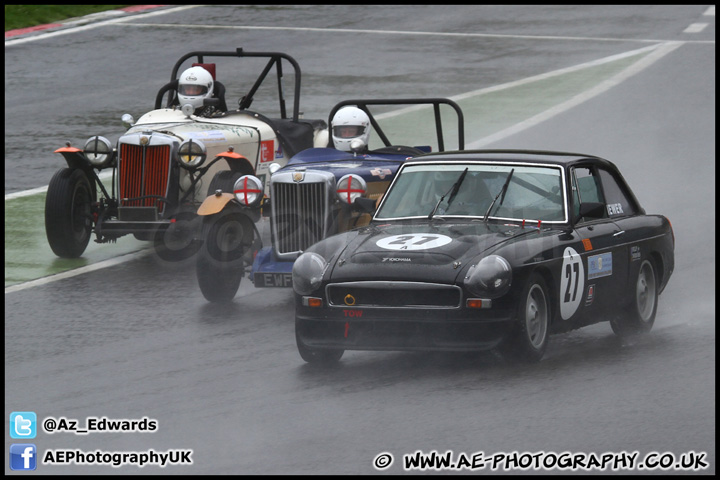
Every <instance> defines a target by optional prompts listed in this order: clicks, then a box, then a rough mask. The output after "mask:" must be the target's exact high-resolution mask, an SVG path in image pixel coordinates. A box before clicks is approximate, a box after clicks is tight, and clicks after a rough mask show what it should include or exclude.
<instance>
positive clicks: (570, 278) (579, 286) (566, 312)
mask: <svg viewBox="0 0 720 480" xmlns="http://www.w3.org/2000/svg"><path fill="white" fill-rule="evenodd" d="M584 288H585V268H584V267H583V264H582V258H580V255H579V254H578V253H577V252H576V251H575V249H574V248H571V247H567V248H566V249H565V252H564V253H563V263H562V270H561V271H560V316H561V317H562V319H563V320H567V319H569V318H570V317H572V316H573V315H575V312H576V311H577V309H578V306H579V305H580V299H581V298H582V296H583V289H584Z"/></svg>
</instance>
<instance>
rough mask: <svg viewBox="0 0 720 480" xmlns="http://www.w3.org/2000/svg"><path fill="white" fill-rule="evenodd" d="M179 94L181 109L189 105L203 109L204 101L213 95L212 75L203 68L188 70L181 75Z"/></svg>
mask: <svg viewBox="0 0 720 480" xmlns="http://www.w3.org/2000/svg"><path fill="white" fill-rule="evenodd" d="M177 92H178V100H179V102H180V106H181V107H182V106H183V105H185V104H186V103H189V104H191V105H192V106H193V107H195V108H196V109H198V108H202V106H203V100H205V99H206V98H210V97H212V94H213V78H212V75H211V74H210V72H208V71H207V70H205V69H204V68H202V67H191V68H188V69H187V70H185V71H184V72H183V73H182V74H181V75H180V78H179V82H178V90H177Z"/></svg>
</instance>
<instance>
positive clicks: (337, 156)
mask: <svg viewBox="0 0 720 480" xmlns="http://www.w3.org/2000/svg"><path fill="white" fill-rule="evenodd" d="M370 105H373V106H376V108H377V106H385V107H387V106H392V105H410V107H409V108H413V109H425V110H426V112H425V113H429V114H430V115H431V116H432V118H433V119H434V124H435V125H434V127H435V128H434V131H435V133H436V141H435V142H433V144H432V145H424V146H419V147H410V146H405V145H398V144H393V143H392V142H391V141H390V140H389V139H388V137H387V135H386V133H385V131H384V129H383V128H381V126H380V124H379V123H378V119H377V118H376V116H374V115H373V114H372V113H371V111H370V109H369V108H368V106H370ZM441 106H443V107H442V109H441ZM448 107H450V109H448ZM343 109H348V110H343ZM353 109H354V110H353ZM446 110H449V111H451V112H452V113H454V114H455V116H454V117H452V118H451V119H450V120H448V119H447V118H443V117H447V115H443V112H444V111H446ZM341 111H355V112H357V113H358V114H359V115H360V116H362V117H363V118H366V119H367V120H366V122H367V128H366V130H365V131H364V133H365V135H359V136H355V137H353V138H352V140H348V141H345V140H344V139H343V137H341V136H340V133H339V130H340V129H341V127H343V126H342V125H333V120H335V123H336V124H337V123H339V120H338V118H340V116H336V114H338V113H339V112H341ZM420 115H421V112H419V113H418V115H414V116H413V119H414V120H415V121H417V119H418V118H420ZM377 117H380V115H378V116H377ZM455 117H456V118H455ZM425 123H431V122H430V121H428V122H425ZM453 123H454V124H455V125H456V126H457V130H458V134H457V135H458V136H457V148H458V149H460V150H462V149H463V148H464V118H463V114H462V110H461V109H460V107H459V106H458V105H457V104H456V103H455V102H453V101H451V100H448V99H439V98H431V99H392V100H379V99H375V100H346V101H343V102H340V103H338V104H337V105H336V106H335V107H333V109H332V111H331V112H330V116H329V121H328V125H329V126H330V127H329V131H330V132H331V134H330V135H329V137H330V138H329V139H328V147H323V148H310V149H307V150H304V151H302V152H300V153H298V154H296V155H295V156H293V157H292V158H291V159H290V161H289V162H288V164H287V165H286V166H285V167H283V168H280V166H279V165H277V166H274V168H273V166H271V172H272V175H271V177H270V185H269V196H268V195H263V192H264V191H265V190H266V189H265V185H264V183H263V182H262V181H261V180H260V179H258V178H257V177H255V176H252V175H245V176H243V177H241V178H239V179H238V180H237V181H235V182H234V183H233V184H232V185H227V186H226V187H225V188H224V189H218V190H217V191H216V192H215V194H213V195H210V196H209V197H208V198H207V199H206V200H205V202H204V203H203V205H202V206H201V207H200V209H199V210H198V214H199V215H200V216H204V217H205V221H204V227H203V246H202V247H201V248H200V252H199V255H198V257H197V277H198V283H199V286H200V290H201V291H202V293H203V295H204V296H205V298H206V299H207V300H208V301H211V302H230V301H232V299H233V298H234V296H235V294H236V293H237V289H238V287H239V286H240V282H241V280H242V277H243V276H245V274H246V273H249V277H250V279H251V281H252V282H253V283H254V284H255V286H256V287H292V275H291V272H292V266H293V263H294V261H295V259H296V258H297V257H298V256H299V255H300V254H301V253H302V252H303V251H305V250H306V249H307V248H309V247H310V246H311V245H313V244H314V243H316V242H318V241H320V240H322V239H324V238H326V237H328V236H330V235H334V234H336V233H340V232H344V231H347V230H350V229H352V228H356V227H360V226H363V225H366V224H367V223H368V222H369V221H370V215H369V212H371V211H372V210H373V209H374V208H375V203H376V201H377V200H379V199H380V198H381V197H382V195H383V194H384V193H385V191H386V190H387V188H388V186H389V185H390V182H391V181H392V179H393V177H394V175H395V173H396V172H397V170H398V168H399V167H400V165H402V164H403V163H404V162H405V161H406V160H408V159H410V158H414V157H418V156H422V155H424V154H426V153H428V152H430V151H431V150H433V149H436V150H437V151H441V152H442V151H445V138H444V135H443V128H442V127H443V124H446V125H447V124H453ZM425 126H426V127H427V125H425ZM336 128H337V130H334V129H336ZM408 128H410V129H411V130H412V128H413V127H407V126H406V130H407V129H408ZM370 131H372V132H373V133H374V134H375V137H377V138H378V139H379V141H381V142H382V145H381V146H379V147H378V148H369V145H368V141H367V138H368V137H367V134H369V132H370ZM336 133H337V134H336ZM338 144H342V145H338ZM338 147H340V148H338ZM341 148H345V150H343V149H341ZM261 216H265V217H269V219H270V222H269V223H270V230H271V235H270V237H271V243H272V245H271V246H266V247H263V246H262V242H261V237H262V235H261V234H260V232H259V231H258V228H257V227H256V224H257V221H258V220H259V219H260V218H261ZM248 269H249V272H248Z"/></svg>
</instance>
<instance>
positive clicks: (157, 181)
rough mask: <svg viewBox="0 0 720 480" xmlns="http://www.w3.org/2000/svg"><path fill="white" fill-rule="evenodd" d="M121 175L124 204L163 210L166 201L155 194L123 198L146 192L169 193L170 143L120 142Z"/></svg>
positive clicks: (120, 195)
mask: <svg viewBox="0 0 720 480" xmlns="http://www.w3.org/2000/svg"><path fill="white" fill-rule="evenodd" d="M118 176H119V182H120V186H119V187H120V191H119V197H120V199H121V201H120V205H121V206H124V207H157V209H158V212H162V210H163V208H164V207H165V202H162V201H160V200H159V199H158V198H156V197H147V198H141V199H137V200H128V201H123V200H122V199H124V198H137V197H145V196H147V195H156V196H161V197H166V196H167V189H168V184H169V181H168V178H169V176H170V146H169V145H159V146H139V145H130V144H125V143H124V144H121V145H120V160H119V163H118Z"/></svg>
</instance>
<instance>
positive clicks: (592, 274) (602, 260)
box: [588, 252, 612, 279]
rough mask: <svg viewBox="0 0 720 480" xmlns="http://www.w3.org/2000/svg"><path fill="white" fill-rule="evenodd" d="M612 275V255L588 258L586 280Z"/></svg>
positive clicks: (605, 254) (603, 254)
mask: <svg viewBox="0 0 720 480" xmlns="http://www.w3.org/2000/svg"><path fill="white" fill-rule="evenodd" d="M610 275H612V253H609V252H608V253H602V254H600V255H593V256H591V257H588V279H591V278H600V277H608V276H610Z"/></svg>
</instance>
